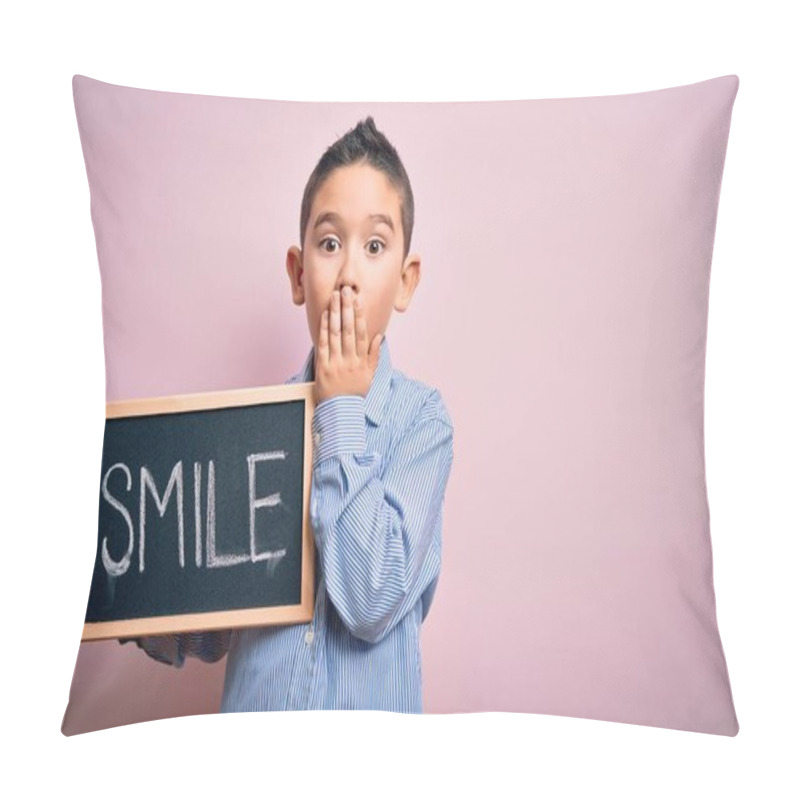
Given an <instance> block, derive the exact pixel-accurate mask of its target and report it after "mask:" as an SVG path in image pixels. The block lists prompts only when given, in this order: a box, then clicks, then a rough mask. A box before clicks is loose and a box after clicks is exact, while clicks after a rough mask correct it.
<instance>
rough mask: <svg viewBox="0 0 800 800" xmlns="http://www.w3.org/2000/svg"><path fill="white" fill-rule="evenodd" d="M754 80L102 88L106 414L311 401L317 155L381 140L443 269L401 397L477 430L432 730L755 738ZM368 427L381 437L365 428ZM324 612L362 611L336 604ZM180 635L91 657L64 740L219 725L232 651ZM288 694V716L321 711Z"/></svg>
mask: <svg viewBox="0 0 800 800" xmlns="http://www.w3.org/2000/svg"><path fill="white" fill-rule="evenodd" d="M738 86H739V79H738V77H737V76H735V75H727V76H724V77H719V78H715V79H712V80H705V81H701V82H699V83H695V84H691V85H687V86H679V87H674V88H668V89H661V90H657V91H650V92H642V93H637V94H629V95H613V96H604V97H579V98H566V99H547V100H518V101H489V102H439V103H383V102H370V103H353V102H346V103H345V102H342V103H318V102H285V101H276V100H261V99H243V98H229V97H214V96H202V95H191V94H178V93H170V92H161V91H148V90H142V89H135V88H128V87H123V86H115V85H112V84H108V83H104V82H101V81H97V80H93V79H91V78H88V77H84V76H81V75H76V76H74V78H73V91H74V100H75V109H76V115H77V122H78V128H79V132H80V140H81V145H82V149H83V156H84V159H85V163H86V170H87V177H88V181H89V188H90V196H91V216H92V222H93V224H94V231H95V237H96V243H97V253H98V262H99V266H100V272H101V279H102V298H103V332H104V346H105V366H106V380H107V383H106V387H107V392H106V400H107V402H114V401H120V400H129V399H135V398H152V397H162V396H167V395H175V394H186V393H195V392H210V391H218V390H226V389H238V388H244V387H261V386H274V385H279V384H283V383H286V382H287V381H288V382H292V381H295V380H298V379H299V380H301V381H302V380H304V379H308V380H313V379H314V378H313V372H309V364H310V363H311V361H310V359H311V356H312V353H313V340H312V339H311V337H310V324H309V322H308V321H307V320H306V317H305V312H306V309H305V307H300V308H298V307H296V304H295V298H293V295H292V292H291V285H290V281H289V279H288V275H287V251H288V249H289V248H290V247H291V246H293V245H294V246H297V247H300V246H301V244H302V240H301V239H300V238H299V236H300V230H299V225H298V220H299V218H300V214H301V204H302V200H303V193H304V189H305V186H306V182H307V181H308V179H309V175H310V174H311V173H312V170H313V169H314V167H315V166H316V164H317V162H318V160H319V159H320V157H321V156H322V154H323V153H324V152H325V151H326V149H327V148H328V147H329V146H330V145H331V144H332V143H333V142H334V141H336V140H337V139H338V138H339V137H341V136H343V135H344V134H345V133H346V132H348V131H350V130H351V129H353V128H354V126H355V125H356V123H358V122H359V121H360V120H364V119H365V118H366V117H367V116H372V117H373V119H374V122H375V125H376V126H377V128H378V129H379V130H380V131H381V132H382V133H383V134H385V135H386V137H387V138H388V140H389V141H390V142H391V143H392V145H393V146H394V147H395V148H396V149H397V152H398V154H399V156H400V159H401V160H402V163H403V165H404V167H405V169H406V171H407V174H408V177H409V180H410V184H411V186H412V187H413V201H414V214H415V216H414V218H413V223H414V224H413V229H411V230H409V231H408V233H409V234H411V232H412V230H413V235H411V241H410V251H411V253H412V254H418V256H419V259H420V262H419V263H420V270H419V275H420V278H421V279H420V282H419V285H418V287H417V289H416V292H415V294H414V302H413V303H411V304H410V305H409V306H408V308H407V309H406V310H405V311H404V313H403V314H402V316H401V315H399V314H398V313H395V314H393V315H392V317H393V318H392V323H393V326H390V327H391V331H390V332H387V333H386V337H385V339H384V344H383V345H382V348H384V349H386V346H388V345H389V343H391V365H392V368H393V370H394V371H393V372H392V373H391V375H392V378H391V385H392V387H393V388H397V387H417V388H418V389H421V388H424V387H428V389H429V390H430V391H434V394H430V392H429V393H428V394H427V395H426V396H427V397H429V398H434V397H435V398H439V399H440V400H441V401H442V406H441V407H440V410H442V411H441V413H443V414H448V413H449V417H448V419H449V421H450V423H451V425H452V454H453V458H452V469H451V472H450V477H449V481H448V483H447V490H446V494H445V496H444V502H443V511H442V515H441V517H440V519H439V522H440V523H441V553H440V557H441V564H440V570H439V571H438V573H437V578H436V580H435V581H434V582H433V583H430V584H429V585H428V594H427V606H426V608H425V611H426V616H425V621H424V625H422V626H421V631H419V634H420V636H421V653H420V656H419V660H418V664H419V669H420V670H421V674H422V689H423V700H424V702H423V709H424V711H425V712H429V713H451V712H459V713H460V712H477V711H514V712H530V713H537V714H556V715H564V716H573V717H583V718H591V719H597V720H607V721H613V722H626V723H633V724H638V725H649V726H659V727H664V728H674V729H680V730H685V731H696V732H703V733H713V734H722V735H726V736H734V735H736V733H737V731H738V722H737V719H736V713H735V711H734V706H733V699H732V694H731V687H730V682H729V678H728V672H727V666H726V661H725V656H724V653H723V648H722V643H721V640H720V636H719V633H718V627H717V617H716V605H715V595H714V586H713V575H712V551H711V541H710V529H709V509H708V501H707V494H706V480H705V458H704V438H703V436H704V435H703V419H704V405H703V404H704V394H703V392H704V370H705V348H706V330H707V319H708V288H709V274H710V268H711V260H712V252H713V246H714V236H715V228H716V218H717V208H718V201H719V194H720V187H721V181H722V174H723V166H724V162H725V154H726V148H727V141H728V133H729V127H730V121H731V113H732V108H733V103H734V100H735V98H736V94H737V90H738ZM326 246H327V245H326ZM365 252H366V251H365ZM369 252H370V254H371V253H372V251H371V250H370V251H369ZM387 330H388V329H387ZM309 375H311V377H308V376H309ZM388 385H389V384H388V382H387V386H388ZM409 390H410V389H409ZM381 391H383V389H381ZM351 399H352V398H351ZM445 405H446V411H443V409H444V408H445ZM330 407H331V405H330V404H329V408H330ZM426 408H428V406H426ZM367 410H369V406H367ZM321 411H322V407H321V406H319V407H318V411H317V412H315V415H316V414H319V413H321ZM347 411H348V413H350V414H355V417H353V416H351V417H350V418H349V419H350V421H351V422H352V421H353V420H356V422H357V423H358V424H359V425H360V424H361V422H363V413H364V406H363V404H362V405H359V404H358V403H355V404H350V405H348V406H347ZM431 413H434V412H433V411H432V412H431ZM359 414H360V415H361V416H360V418H359ZM98 455H99V454H98ZM411 463H413V462H411ZM421 468H422V467H420V469H421ZM315 469H316V466H315ZM416 477H417V478H420V476H419V475H417V476H416ZM373 485H377V486H380V485H381V484H380V483H379V482H378V483H377V484H373ZM97 490H98V486H94V487H92V488H90V487H86V491H97ZM383 499H384V502H386V503H389V502H391V501H392V499H393V498H392V497H390V496H389V492H388V490H387V492H386V497H385V498H383ZM428 522H429V523H430V520H428ZM93 527H95V528H96V521H95V520H91V521H90V520H86V521H85V528H88V529H90V530H91V529H92V528H93ZM723 533H724V532H723ZM87 535H88V534H87ZM92 535H93V536H94V534H92ZM349 535H355V534H349ZM423 555H425V554H424V553H423V554H422V555H420V558H422V557H423ZM428 555H430V554H428ZM426 563H428V562H426ZM343 588H344V589H346V588H347V587H338V590H342V589H343ZM434 590H435V593H434ZM326 591H328V592H329V594H330V595H331V597H332V598H334V599H336V598H335V597H334V595H335V592H334V588H333V582H332V581H331V586H330V587H328V588H327V589H326ZM340 596H342V595H340ZM410 613H413V612H409V614H410ZM406 621H407V620H406ZM409 624H410V623H409ZM414 624H415V625H417V626H419V625H421V620H420V619H415V620H414ZM236 635H240V636H246V635H253V636H256V635H258V633H257V631H254V630H250V631H249V632H248V631H247V630H240V631H239V633H238V634H237V633H236V632H234V636H236ZM223 636H228V634H224V635H223ZM153 641H154V640H151V646H152V642H153ZM167 641H169V642H171V643H172V645H173V646H174V647H178V643H181V644H180V647H181V656H180V657H178V656H177V650H173V652H172V654H171V656H169V654H168V656H167V657H165V658H163V659H162V660H166V661H171V663H172V664H177V663H178V662H180V666H176V665H170V664H167V663H162V660H159V658H158V657H157V656H152V654H151V655H148V648H147V647H146V645H147V642H146V641H142V640H140V641H139V642H138V643H137V642H131V641H128V642H124V641H123V643H121V642H120V641H119V640H118V639H109V640H104V641H86V642H83V643H82V644H81V647H80V652H79V656H78V660H77V664H76V667H75V673H74V677H73V683H72V690H71V695H70V701H69V705H68V707H67V710H66V714H65V717H64V723H63V727H62V730H63V732H64V733H65V734H68V735H70V734H74V733H79V732H85V731H91V730H98V729H101V728H107V727H111V726H116V725H122V724H127V723H131V722H134V721H144V720H151V719H157V718H165V717H171V716H178V715H187V714H196V713H209V712H212V713H213V712H216V711H218V710H219V709H220V704H221V701H222V697H223V686H224V679H225V670H226V666H228V663H227V662H228V659H227V658H226V657H224V656H223V657H221V658H220V655H221V654H222V653H223V652H224V647H223V648H222V649H221V650H219V651H216V652H210V651H206V653H205V655H206V656H208V658H207V659H204V658H203V657H202V656H203V653H202V651H200V650H197V651H195V650H193V649H192V647H191V646H189V645H190V644H191V637H189V638H184V639H182V640H181V639H178V638H173V639H162V640H161V642H162V643H163V642H167ZM226 643H227V642H226ZM362 645H363V653H364V658H370V653H371V652H372V651H371V648H376V647H378V645H377V644H375V643H369V642H366V641H364V642H362ZM153 647H154V646H153ZM151 649H152V647H151ZM155 649H156V650H157V649H158V648H155ZM163 655H164V654H163V652H162V656H163ZM186 656H189V657H186ZM214 659H217V660H214ZM290 668H291V664H289V663H287V664H286V670H289V669H290ZM279 677H281V676H280V675H279ZM282 677H285V676H282ZM399 680H400V679H398V681H399ZM274 685H275V687H278V688H275V689H274V690H273V696H272V697H271V698H270V702H271V703H273V706H272V707H286V708H290V707H298V706H294V705H291V704H289V703H288V701H287V698H285V697H283V696H281V695H280V694H279V693H280V692H281V691H286V690H285V682H281V681H280V680H277V681H276V682H275V684H274ZM400 688H401V687H400V686H399V685H398V691H399V690H400ZM320 691H322V690H320ZM308 696H309V698H316V699H310V700H309V701H308V703H309V705H308V707H320V706H319V705H313V704H314V703H317V704H318V703H320V702H321V701H320V700H319V697H322V694H314V692H312V693H311V694H309V695H308ZM370 702H371V701H370V698H369V697H368V696H367V695H366V694H365V695H364V699H363V703H362V704H361V706H360V707H374V706H372V705H370ZM350 707H356V708H357V707H359V705H358V704H355V705H352V706H350Z"/></svg>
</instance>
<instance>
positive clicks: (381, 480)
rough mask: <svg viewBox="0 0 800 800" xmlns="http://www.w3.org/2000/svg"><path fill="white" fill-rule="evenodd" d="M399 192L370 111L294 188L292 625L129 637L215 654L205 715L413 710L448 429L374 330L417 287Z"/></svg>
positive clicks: (169, 654)
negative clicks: (303, 531) (300, 582)
mask: <svg viewBox="0 0 800 800" xmlns="http://www.w3.org/2000/svg"><path fill="white" fill-rule="evenodd" d="M413 223H414V200H413V195H412V192H411V185H410V183H409V180H408V176H407V175H406V172H405V169H404V167H403V165H402V163H401V161H400V158H399V157H398V155H397V152H396V150H395V148H394V147H393V146H392V145H391V144H390V142H389V141H388V140H387V139H386V137H385V136H384V135H383V134H382V133H380V132H379V131H378V130H377V129H376V127H375V123H374V121H373V119H372V117H367V118H366V120H364V121H362V122H359V123H358V125H356V127H355V128H353V129H352V130H351V131H349V132H348V133H347V134H345V135H344V136H343V137H342V138H340V139H339V140H338V141H337V142H335V143H334V144H333V145H332V146H331V147H330V148H328V150H327V151H326V152H325V154H324V155H323V156H322V158H321V159H320V161H319V163H318V164H317V166H316V167H315V169H314V172H313V173H312V175H311V177H310V178H309V181H308V184H307V185H306V189H305V192H304V195H303V202H302V208H301V215H300V237H301V239H300V240H301V242H302V249H298V248H297V247H291V248H289V251H288V253H287V257H286V269H287V272H288V274H289V278H290V281H291V287H292V300H293V301H294V303H295V305H303V304H305V306H306V313H307V316H308V325H309V331H310V333H311V339H312V341H313V344H314V346H313V347H312V348H311V351H310V352H309V354H308V357H307V359H306V362H305V365H304V366H303V369H302V370H301V371H300V372H299V373H298V374H296V375H294V376H293V377H292V378H290V379H289V380H288V381H286V382H287V383H296V382H305V381H312V380H313V381H314V382H315V388H314V396H315V401H316V407H315V411H314V417H313V423H312V433H313V468H312V487H311V501H310V502H311V509H310V516H311V525H312V529H313V533H314V539H315V543H316V548H317V570H316V582H315V583H316V585H315V592H316V594H315V604H314V618H313V621H312V622H310V623H308V624H300V625H285V626H268V627H261V628H242V629H236V630H233V631H215V632H203V633H188V634H175V635H172V636H155V637H144V638H141V639H137V640H136V641H137V644H138V645H139V647H141V648H142V649H144V650H145V651H146V652H147V653H148V654H149V655H151V656H152V657H153V658H156V659H158V660H160V661H164V662H166V663H168V664H173V665H175V666H178V667H180V666H182V665H183V663H184V660H185V657H186V656H194V657H197V658H200V659H202V660H204V661H216V660H218V659H220V658H222V656H223V655H225V653H227V654H228V662H227V665H226V672H225V686H224V691H223V697H222V705H221V708H220V710H221V711H265V710H281V711H283V710H292V709H383V710H389V711H404V712H418V713H419V712H421V711H422V672H421V663H420V655H419V635H420V628H421V625H422V621H423V620H424V619H425V617H426V616H427V614H428V611H429V609H430V605H431V601H432V599H433V595H434V591H435V589H436V584H437V581H438V576H439V570H440V567H441V551H442V540H441V537H442V504H443V501H444V493H445V487H446V485H447V480H448V477H449V474H450V466H451V464H452V459H453V428H452V423H451V420H450V417H449V415H448V413H447V410H446V408H445V405H444V403H443V401H442V397H441V395H440V393H439V392H438V391H437V390H436V389H432V388H430V387H428V386H426V385H424V384H423V383H421V382H419V381H415V380H412V379H410V378H408V377H406V376H405V375H404V374H403V373H402V372H399V371H397V370H395V369H394V368H393V367H392V363H391V360H390V358H389V346H388V343H387V341H386V337H385V331H386V328H387V327H388V324H389V319H390V317H391V314H392V310H397V311H400V312H403V311H405V310H406V309H407V308H408V306H409V303H410V302H411V297H412V296H413V294H414V290H415V289H416V287H417V284H418V283H419V278H420V258H419V256H418V255H409V247H410V240H411V232H412V228H413Z"/></svg>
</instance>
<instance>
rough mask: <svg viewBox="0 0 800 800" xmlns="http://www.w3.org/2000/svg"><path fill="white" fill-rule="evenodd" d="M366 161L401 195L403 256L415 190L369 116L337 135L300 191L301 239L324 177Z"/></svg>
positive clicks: (409, 238) (412, 224) (407, 247)
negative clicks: (339, 135) (301, 201)
mask: <svg viewBox="0 0 800 800" xmlns="http://www.w3.org/2000/svg"><path fill="white" fill-rule="evenodd" d="M359 163H367V164H369V165H370V166H371V167H374V168H375V169H377V170H379V171H380V172H382V173H383V174H384V175H385V176H386V177H387V178H388V179H389V181H390V182H391V184H392V186H394V188H395V189H396V190H397V192H398V194H399V195H400V214H401V218H402V224H403V259H404V260H405V258H406V256H407V255H408V251H409V249H410V247H411V231H412V230H413V228H414V194H413V193H412V191H411V182H410V181H409V180H408V175H407V174H406V170H405V167H403V162H402V161H401V160H400V156H399V155H398V154H397V150H395V148H394V147H393V145H392V143H391V142H390V141H389V140H388V139H387V138H386V136H384V135H383V134H382V133H381V132H380V131H379V130H378V129H377V128H376V127H375V120H373V119H372V116H368V117H367V118H366V119H364V120H361V121H360V122H359V123H358V124H357V125H356V126H355V127H354V128H351V129H350V130H349V131H348V132H347V133H346V134H344V136H342V137H340V138H339V139H337V140H336V141H335V142H334V143H333V144H332V145H331V146H330V147H329V148H328V149H327V150H326V151H325V153H324V154H323V156H322V158H320V160H319V162H318V163H317V166H316V167H314V171H313V172H312V173H311V177H310V178H309V179H308V183H307V184H306V188H305V191H304V192H303V203H302V205H301V207H300V242H301V247H302V243H303V242H304V241H305V233H306V226H307V225H308V218H309V215H310V214H311V204H312V203H313V202H314V198H315V197H316V195H317V192H318V191H319V187H320V186H322V184H323V182H324V181H325V179H326V178H327V177H328V176H329V175H330V174H331V172H333V171H334V170H335V169H337V168H338V167H346V166H348V165H350V164H359Z"/></svg>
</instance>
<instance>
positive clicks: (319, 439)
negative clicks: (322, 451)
mask: <svg viewBox="0 0 800 800" xmlns="http://www.w3.org/2000/svg"><path fill="white" fill-rule="evenodd" d="M321 441H322V436H321V435H320V434H319V433H315V434H314V444H315V445H316V446H317V447H319V443H320V442H321Z"/></svg>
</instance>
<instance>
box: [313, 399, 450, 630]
mask: <svg viewBox="0 0 800 800" xmlns="http://www.w3.org/2000/svg"><path fill="white" fill-rule="evenodd" d="M364 407H365V400H364V398H363V397H361V396H360V395H338V396H336V397H332V398H328V399H327V400H325V401H323V402H322V403H320V404H319V405H318V406H317V407H316V409H315V412H314V419H313V424H312V429H313V433H314V441H315V443H316V444H315V455H314V463H313V473H312V498H311V509H310V516H311V524H312V528H313V530H314V536H315V541H316V545H317V549H318V550H319V554H320V559H321V562H322V568H323V572H324V574H325V583H326V585H327V591H328V595H329V596H330V598H331V601H332V602H333V604H334V606H335V607H336V610H337V611H338V613H339V616H340V617H341V618H342V621H343V622H344V624H345V625H346V626H347V628H348V629H349V630H350V632H351V633H352V634H353V635H354V636H357V637H358V638H360V639H364V640H365V641H368V642H378V641H380V640H381V639H382V638H383V637H384V636H386V634H387V633H389V631H391V630H392V628H393V627H394V626H395V625H396V624H397V623H398V622H399V621H400V620H401V619H402V618H403V617H404V616H405V614H407V613H408V612H409V611H410V610H411V609H412V608H413V607H414V605H415V604H416V603H417V601H418V600H419V599H420V597H421V596H422V594H423V592H424V591H425V590H426V588H427V587H428V586H429V585H430V583H431V582H432V580H434V579H435V578H436V577H438V571H439V566H440V564H439V554H438V551H437V550H436V548H434V547H433V544H434V536H435V533H436V529H437V524H438V523H439V517H440V515H441V513H442V506H443V502H444V493H445V487H446V485H447V480H448V477H449V474H450V467H451V465H452V461H453V428H452V425H451V423H450V419H449V416H448V415H447V412H446V410H445V409H444V405H443V403H442V401H441V395H440V394H439V392H438V390H434V391H433V392H432V394H431V395H430V396H429V398H428V400H427V401H426V403H425V404H424V406H423V408H422V409H420V411H419V412H418V413H417V415H416V417H415V420H414V422H413V423H412V424H411V425H410V426H409V428H408V429H407V430H406V431H405V432H404V433H403V434H402V435H401V437H400V439H399V440H398V441H396V442H394V443H393V445H392V449H391V452H390V453H389V455H388V456H387V458H388V461H387V463H386V464H384V463H383V462H382V457H381V454H380V453H375V452H367V451H366V420H365V416H364ZM431 559H434V560H435V562H436V563H435V570H434V571H433V574H432V573H431Z"/></svg>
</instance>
